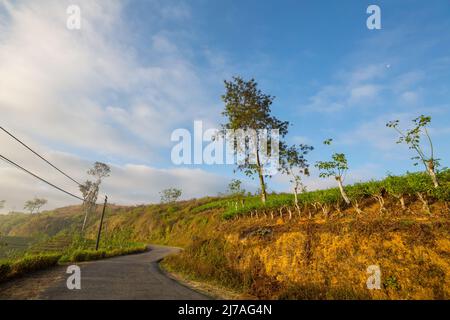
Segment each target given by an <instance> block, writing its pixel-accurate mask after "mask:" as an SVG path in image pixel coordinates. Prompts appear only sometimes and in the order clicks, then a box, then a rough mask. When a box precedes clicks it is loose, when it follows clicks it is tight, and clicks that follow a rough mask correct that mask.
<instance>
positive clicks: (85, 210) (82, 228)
mask: <svg viewBox="0 0 450 320" xmlns="http://www.w3.org/2000/svg"><path fill="white" fill-rule="evenodd" d="M88 211H89V210H88V208H85V209H84V220H83V226H82V227H81V232H83V231H84V228H85V227H86V221H87V216H88Z"/></svg>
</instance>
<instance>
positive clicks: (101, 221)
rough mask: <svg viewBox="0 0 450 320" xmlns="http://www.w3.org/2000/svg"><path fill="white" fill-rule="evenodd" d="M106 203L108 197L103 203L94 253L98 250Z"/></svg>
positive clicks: (106, 197)
mask: <svg viewBox="0 0 450 320" xmlns="http://www.w3.org/2000/svg"><path fill="white" fill-rule="evenodd" d="M107 202H108V196H105V203H104V204H103V211H102V217H101V219H100V226H99V227H98V234H97V243H96V244H95V250H96V251H97V250H98V246H99V244H100V234H101V233H102V225H103V218H104V217H105V209H106V203H107Z"/></svg>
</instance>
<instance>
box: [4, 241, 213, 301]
mask: <svg viewBox="0 0 450 320" xmlns="http://www.w3.org/2000/svg"><path fill="white" fill-rule="evenodd" d="M179 250H180V249H178V248H172V247H163V246H155V245H152V246H150V251H148V252H145V253H141V254H135V255H128V256H121V257H116V258H110V259H105V260H99V261H93V262H85V263H79V264H78V265H79V266H80V268H81V290H69V289H67V286H66V280H67V278H68V277H69V276H70V275H69V274H66V273H65V272H66V267H64V268H61V267H59V268H57V269H55V270H53V271H47V274H46V272H41V273H40V275H35V276H34V277H32V278H30V279H28V281H38V282H39V277H47V278H49V277H50V276H49V274H48V272H51V273H52V274H53V276H52V277H51V278H52V279H53V281H50V283H48V285H44V286H40V288H39V293H38V295H37V296H36V297H34V298H37V299H50V300H52V299H58V300H79V299H83V300H100V299H106V300H115V299H124V300H130V299H136V300H145V299H155V300H177V299H199V300H200V299H201V300H203V299H209V297H207V296H205V295H203V294H201V293H198V292H196V291H193V290H192V289H189V288H187V287H185V286H183V285H181V284H179V283H178V282H176V281H175V280H173V279H171V278H168V277H167V276H166V275H165V274H164V273H163V272H162V271H161V270H160V268H159V265H158V262H159V261H160V260H161V259H162V258H164V257H165V256H167V255H169V254H172V253H176V252H178V251H179ZM55 276H56V277H55ZM55 279H56V280H55ZM22 282H23V281H22ZM26 282H27V281H25V286H26ZM41 282H45V280H42V279H41ZM22 285H24V283H22ZM9 289H10V291H11V292H13V293H14V281H13V283H12V284H11V286H10V288H9ZM0 290H1V288H0ZM22 291H26V290H23V289H22ZM6 298H8V297H6ZM9 298H13V297H9ZM25 298H27V297H25ZM28 298H33V297H28Z"/></svg>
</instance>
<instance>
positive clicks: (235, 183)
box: [228, 179, 245, 196]
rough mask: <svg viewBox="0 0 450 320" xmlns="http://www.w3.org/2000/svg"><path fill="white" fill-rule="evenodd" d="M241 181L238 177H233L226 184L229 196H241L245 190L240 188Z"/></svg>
mask: <svg viewBox="0 0 450 320" xmlns="http://www.w3.org/2000/svg"><path fill="white" fill-rule="evenodd" d="M241 185H242V181H241V180H238V179H233V180H231V182H230V183H229V184H228V194H229V195H231V196H243V195H244V194H245V190H244V189H242V188H241Z"/></svg>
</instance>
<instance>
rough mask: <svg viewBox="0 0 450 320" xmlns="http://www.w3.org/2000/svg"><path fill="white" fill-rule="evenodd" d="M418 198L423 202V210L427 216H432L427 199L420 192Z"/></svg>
mask: <svg viewBox="0 0 450 320" xmlns="http://www.w3.org/2000/svg"><path fill="white" fill-rule="evenodd" d="M417 197H418V198H419V200H420V202H422V208H423V210H424V211H425V212H426V213H427V214H431V211H430V207H429V206H428V201H427V200H426V199H425V197H424V196H423V195H422V194H421V193H420V192H417Z"/></svg>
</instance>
